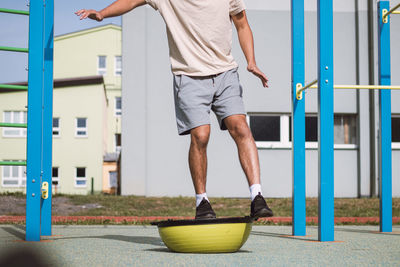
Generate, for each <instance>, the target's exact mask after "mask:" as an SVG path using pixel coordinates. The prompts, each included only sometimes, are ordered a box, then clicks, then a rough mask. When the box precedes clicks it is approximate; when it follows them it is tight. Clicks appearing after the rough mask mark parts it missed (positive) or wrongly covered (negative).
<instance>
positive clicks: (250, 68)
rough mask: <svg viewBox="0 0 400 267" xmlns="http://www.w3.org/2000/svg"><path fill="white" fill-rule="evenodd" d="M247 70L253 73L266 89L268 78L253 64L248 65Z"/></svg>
mask: <svg viewBox="0 0 400 267" xmlns="http://www.w3.org/2000/svg"><path fill="white" fill-rule="evenodd" d="M247 70H248V71H250V72H251V73H253V74H254V75H255V76H257V77H258V78H259V79H260V80H261V83H262V86H263V87H268V78H267V76H265V74H264V73H263V72H262V71H261V70H260V69H259V68H258V67H257V65H255V64H249V65H248V66H247Z"/></svg>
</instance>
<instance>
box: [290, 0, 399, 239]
mask: <svg viewBox="0 0 400 267" xmlns="http://www.w3.org/2000/svg"><path fill="white" fill-rule="evenodd" d="M398 8H400V4H398V5H396V6H395V7H394V8H392V9H389V1H378V37H379V39H378V44H379V84H380V85H334V84H333V24H332V22H333V10H332V0H326V1H324V0H318V66H319V68H318V79H316V80H314V81H312V82H311V83H309V84H307V85H303V84H304V58H305V57H304V0H292V117H293V121H292V123H293V125H292V129H293V132H292V134H293V136H292V140H293V147H292V155H293V235H299V236H301V235H305V167H304V166H305V150H304V147H305V121H304V120H305V111H304V100H303V91H305V90H306V89H308V88H318V119H319V124H318V125H319V126H318V142H319V144H318V152H319V193H318V196H319V197H318V199H319V213H318V217H319V220H318V221H319V223H318V239H319V240H320V241H334V204H333V203H334V191H333V189H334V179H333V177H334V176H333V171H334V169H333V114H334V113H333V89H373V90H375V89H378V90H379V102H380V112H379V114H380V127H379V128H380V133H379V136H380V143H379V158H380V161H379V162H380V164H379V165H380V168H379V173H380V175H379V177H381V179H380V231H381V232H392V154H391V153H392V148H391V144H392V142H391V141H392V136H391V90H400V86H392V85H391V73H390V69H391V67H390V23H389V22H390V16H389V15H390V14H400V12H399V11H396V9H398ZM317 83H318V85H316V84H317Z"/></svg>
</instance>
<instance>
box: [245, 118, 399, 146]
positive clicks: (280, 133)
mask: <svg viewBox="0 0 400 267" xmlns="http://www.w3.org/2000/svg"><path fill="white" fill-rule="evenodd" d="M291 119H292V118H291V116H290V115H259V114H255V115H249V116H248V123H249V125H250V129H251V132H252V134H253V137H254V140H255V141H256V145H257V147H259V148H291V146H292V144H291V142H292V128H291V126H292V125H291ZM399 121H400V117H399ZM305 123H306V125H305V131H306V133H305V134H306V148H318V117H317V116H316V115H309V114H308V115H306V118H305ZM399 124H400V122H399ZM356 127H357V117H356V115H354V114H335V115H334V142H335V148H350V149H351V148H355V147H356V145H357V128H356ZM399 129H400V126H399ZM399 147H400V144H399Z"/></svg>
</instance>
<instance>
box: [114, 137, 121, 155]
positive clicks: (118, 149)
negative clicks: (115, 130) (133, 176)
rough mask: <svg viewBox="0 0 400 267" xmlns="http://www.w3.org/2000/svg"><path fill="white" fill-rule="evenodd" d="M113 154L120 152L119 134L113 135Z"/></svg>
mask: <svg viewBox="0 0 400 267" xmlns="http://www.w3.org/2000/svg"><path fill="white" fill-rule="evenodd" d="M115 152H121V134H115Z"/></svg>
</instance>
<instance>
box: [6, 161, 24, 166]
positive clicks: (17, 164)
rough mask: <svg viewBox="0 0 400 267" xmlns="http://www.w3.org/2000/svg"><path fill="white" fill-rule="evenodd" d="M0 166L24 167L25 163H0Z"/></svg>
mask: <svg viewBox="0 0 400 267" xmlns="http://www.w3.org/2000/svg"><path fill="white" fill-rule="evenodd" d="M0 166H26V161H0Z"/></svg>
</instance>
